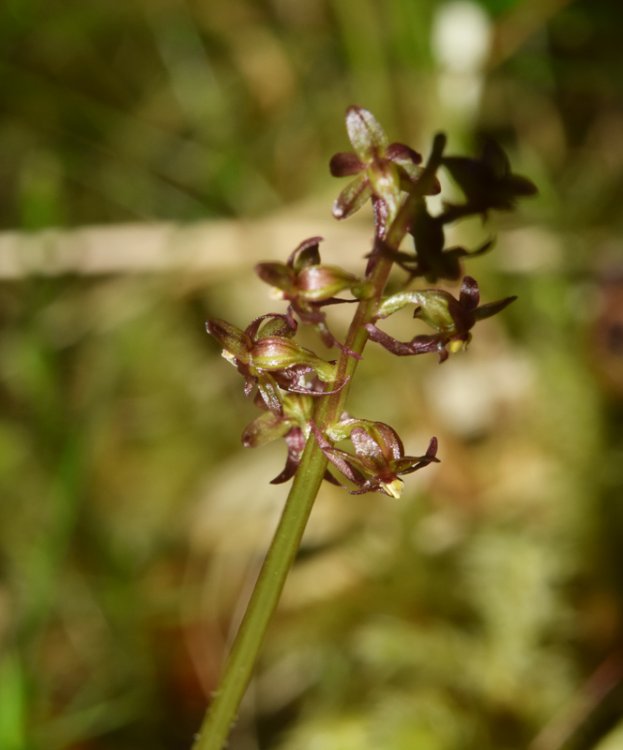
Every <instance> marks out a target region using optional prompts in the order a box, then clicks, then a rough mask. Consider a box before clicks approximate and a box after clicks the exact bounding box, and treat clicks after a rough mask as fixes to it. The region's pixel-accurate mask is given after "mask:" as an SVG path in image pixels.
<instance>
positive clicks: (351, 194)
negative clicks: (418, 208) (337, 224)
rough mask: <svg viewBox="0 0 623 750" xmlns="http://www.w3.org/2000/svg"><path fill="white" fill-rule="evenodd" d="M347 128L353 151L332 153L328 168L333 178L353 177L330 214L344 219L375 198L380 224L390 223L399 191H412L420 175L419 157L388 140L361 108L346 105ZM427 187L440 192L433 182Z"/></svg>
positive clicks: (434, 191)
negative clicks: (380, 217)
mask: <svg viewBox="0 0 623 750" xmlns="http://www.w3.org/2000/svg"><path fill="white" fill-rule="evenodd" d="M346 130H347V131H348V136H349V139H350V142H351V143H352V146H353V148H354V150H355V153H338V154H335V155H334V156H333V158H332V159H331V161H330V163H329V168H330V170H331V174H332V175H333V176H334V177H346V176H352V175H356V177H355V179H354V180H352V181H351V182H350V183H349V184H348V185H347V186H346V187H345V188H344V190H343V191H342V192H341V193H340V195H339V196H338V198H337V200H336V201H335V203H334V204H333V215H334V216H335V218H336V219H345V218H346V217H347V216H350V215H351V214H353V213H355V211H357V210H358V209H359V208H361V206H363V204H364V203H365V202H366V201H367V200H368V198H374V199H375V200H376V201H377V202H378V201H381V202H382V204H383V209H382V210H381V211H380V213H381V216H382V223H383V224H384V225H389V224H390V223H391V222H392V221H393V219H394V218H395V217H396V215H397V213H398V210H399V208H400V203H401V193H402V192H403V191H406V192H409V191H411V190H413V188H414V187H415V185H417V184H418V182H419V180H420V178H421V176H422V174H423V171H424V170H423V169H422V168H421V167H420V166H419V164H420V163H421V161H422V157H421V156H420V154H418V153H417V152H416V151H414V150H413V149H411V148H409V146H406V145H404V144H402V143H389V141H388V138H387V136H386V135H385V132H384V130H383V128H382V127H381V126H380V125H379V123H378V122H377V120H376V119H375V117H374V116H373V115H372V114H371V113H370V112H368V110H367V109H363V108H362V107H356V106H352V107H349V108H348V110H347V111H346ZM428 187H429V188H430V189H429V190H428V191H426V192H427V193H429V194H432V193H436V192H439V185H438V183H436V181H434V184H432V185H431V186H428Z"/></svg>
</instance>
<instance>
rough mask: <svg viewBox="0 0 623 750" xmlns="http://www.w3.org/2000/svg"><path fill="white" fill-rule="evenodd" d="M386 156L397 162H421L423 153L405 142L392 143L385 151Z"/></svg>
mask: <svg viewBox="0 0 623 750" xmlns="http://www.w3.org/2000/svg"><path fill="white" fill-rule="evenodd" d="M385 156H386V157H387V158H388V159H391V160H392V161H395V162H396V163H397V164H406V163H409V164H421V163H422V155H421V154H418V152H417V151H414V150H413V149H412V148H411V147H410V146H407V145H405V144H404V143H390V144H389V146H388V147H387V149H386V151H385Z"/></svg>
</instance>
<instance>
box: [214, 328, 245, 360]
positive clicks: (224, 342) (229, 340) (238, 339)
mask: <svg viewBox="0 0 623 750" xmlns="http://www.w3.org/2000/svg"><path fill="white" fill-rule="evenodd" d="M206 331H207V332H208V333H209V334H210V336H213V337H214V338H215V339H216V340H217V341H218V342H219V344H220V345H221V346H222V347H223V349H224V350H225V351H227V352H229V353H230V354H232V355H233V356H234V357H236V358H241V359H246V355H247V352H248V350H249V347H250V345H251V340H250V339H249V337H248V336H247V335H246V333H245V332H244V331H241V330H240V328H237V327H236V326H234V325H232V324H231V323H228V322H227V321H226V320H220V319H219V318H213V319H211V320H206Z"/></svg>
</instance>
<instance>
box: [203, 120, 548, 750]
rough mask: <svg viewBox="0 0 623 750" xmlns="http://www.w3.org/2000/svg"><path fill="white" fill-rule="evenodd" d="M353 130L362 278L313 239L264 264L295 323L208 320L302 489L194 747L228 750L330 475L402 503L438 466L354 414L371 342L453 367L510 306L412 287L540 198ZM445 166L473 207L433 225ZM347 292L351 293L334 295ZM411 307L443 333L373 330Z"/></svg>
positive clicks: (521, 183)
mask: <svg viewBox="0 0 623 750" xmlns="http://www.w3.org/2000/svg"><path fill="white" fill-rule="evenodd" d="M346 127H347V131H348V134H349V138H350V141H351V144H352V145H353V148H354V153H340V154H336V155H335V156H334V157H333V158H332V159H331V162H330V169H331V172H332V174H333V175H335V176H350V177H351V178H353V177H354V179H352V180H351V182H349V184H348V185H347V187H346V188H345V189H344V190H343V191H342V192H341V193H340V195H339V197H338V198H337V200H336V201H335V203H334V206H333V214H334V216H335V218H337V219H343V218H346V217H347V216H350V215H351V214H352V213H354V212H355V211H356V210H358V209H359V208H360V207H361V206H362V205H363V204H364V203H366V202H367V201H368V200H369V201H371V203H372V208H373V213H374V221H375V229H374V241H373V248H372V251H371V252H370V253H369V254H368V256H367V258H368V261H367V265H366V269H365V272H364V274H363V275H362V277H361V278H359V277H357V276H355V275H353V274H352V273H348V272H347V271H344V270H343V269H340V268H339V267H337V266H334V265H325V264H323V263H322V261H321V259H320V253H319V250H318V245H319V242H320V240H321V238H319V237H312V238H310V239H308V240H304V241H303V242H302V243H300V244H299V246H298V247H297V248H296V249H295V250H294V251H293V253H292V254H291V255H290V258H289V259H288V261H287V262H286V263H283V264H282V263H261V264H259V265H258V266H257V267H256V271H257V273H258V275H259V277H260V278H261V279H262V280H263V281H265V282H266V283H268V284H269V285H270V286H272V287H273V289H274V290H276V294H277V296H278V298H280V299H283V300H284V301H286V302H288V308H287V311H286V313H285V314H283V313H269V314H267V315H264V316H261V317H260V318H258V319H256V320H255V321H253V322H252V323H251V324H250V325H249V326H247V328H246V329H244V330H241V329H239V328H237V327H236V326H233V325H231V324H229V323H227V322H225V321H221V320H210V321H208V323H207V330H208V333H210V334H211V335H212V336H213V337H214V338H215V339H216V340H217V341H218V342H219V343H220V344H221V346H222V347H223V356H224V357H225V359H227V361H229V362H230V363H231V364H232V365H234V366H235V367H236V368H237V369H238V371H239V372H240V374H241V375H242V376H243V378H244V392H245V394H246V395H247V396H250V397H251V396H252V397H253V399H254V402H255V404H256V405H257V406H258V408H259V409H260V410H261V412H262V413H261V414H260V416H259V417H257V418H256V419H255V420H254V421H253V422H252V423H251V424H250V425H248V426H247V428H246V429H245V430H244V432H243V443H244V444H245V445H246V446H249V447H255V446H260V445H263V444H265V443H267V442H269V441H270V440H273V439H278V438H283V439H284V440H285V442H286V446H287V450H288V455H287V461H286V466H285V468H284V469H283V471H282V472H281V473H280V474H279V475H278V476H277V477H275V479H274V480H273V482H274V483H280V482H285V481H288V480H289V479H291V478H293V483H292V487H291V489H290V492H289V494H288V498H287V500H286V503H285V506H284V509H283V512H282V515H281V518H280V520H279V523H278V526H277V529H276V531H275V533H274V536H273V539H272V542H271V544H270V547H269V549H268V552H267V555H266V558H265V560H264V563H263V565H262V569H261V571H260V574H259V577H258V580H257V583H256V585H255V588H254V590H253V593H252V595H251V599H250V601H249V604H248V607H247V610H246V613H245V615H244V618H243V620H242V623H241V625H240V628H239V630H238V633H237V635H236V638H235V641H234V644H233V647H232V649H231V653H230V655H229V658H228V661H227V664H226V667H225V672H224V675H223V678H222V681H221V684H220V686H219V688H218V690H217V691H216V692H215V693H214V695H213V697H212V702H211V705H210V707H209V709H208V712H207V714H206V717H205V719H204V721H203V724H202V727H201V729H200V731H199V733H198V734H197V735H196V738H195V742H194V744H193V750H221V749H222V748H223V747H224V745H225V743H226V741H227V737H228V735H229V732H230V729H231V726H232V724H233V722H234V720H235V717H236V715H237V712H238V707H239V705H240V702H241V701H242V698H243V696H244V693H245V690H246V688H247V685H248V683H249V681H250V679H251V676H252V672H253V668H254V665H255V663H256V661H257V658H258V655H259V653H260V649H261V645H262V642H263V640H264V636H265V634H266V631H267V629H268V626H269V623H270V620H271V617H272V615H273V613H274V611H275V609H276V608H277V604H278V602H279V598H280V596H281V592H282V590H283V586H284V584H285V581H286V578H287V575H288V572H289V570H290V567H291V565H292V563H293V561H294V558H295V556H296V553H297V551H298V548H299V545H300V542H301V539H302V536H303V533H304V530H305V527H306V524H307V520H308V518H309V515H310V513H311V510H312V507H313V504H314V500H315V498H316V495H317V493H318V490H319V488H320V485H321V484H322V482H323V480H327V481H329V482H332V483H333V484H337V485H340V486H342V487H344V488H345V489H347V490H348V491H350V492H351V493H352V494H361V493H364V492H380V493H383V494H386V495H389V496H391V497H394V498H399V497H400V493H401V490H402V486H403V481H402V479H401V476H404V475H407V474H410V473H412V472H414V471H417V470H419V469H421V468H424V467H425V466H427V465H428V464H430V463H433V462H436V461H438V459H437V440H436V438H432V439H431V441H430V443H429V446H428V448H427V449H426V451H425V453H424V454H423V455H420V456H408V455H405V451H404V447H403V444H402V441H401V439H400V437H399V435H398V433H397V432H396V431H395V430H394V429H393V428H392V427H390V426H389V425H386V424H384V423H382V422H372V421H370V420H366V419H358V418H355V417H352V416H351V415H349V414H348V412H347V410H346V404H347V398H348V392H349V388H350V384H351V383H352V380H353V377H354V375H355V372H356V369H357V366H358V363H359V361H360V360H361V358H362V356H363V352H364V348H365V346H366V343H367V342H368V340H372V341H373V342H376V343H379V344H381V345H382V346H383V347H384V348H385V349H387V350H388V351H389V352H391V353H394V354H398V355H400V356H404V355H418V354H423V353H428V352H436V353H437V354H438V355H439V361H440V362H443V361H444V360H445V359H447V357H448V356H449V354H451V353H455V352H456V351H458V350H460V349H462V348H465V346H467V344H468V343H469V341H470V339H471V336H472V333H471V329H472V328H473V327H474V325H475V324H476V323H477V321H479V320H481V319H482V318H486V317H490V316H491V315H494V314H496V313H498V312H500V311H501V310H502V309H503V308H504V307H506V306H507V305H508V304H510V302H512V301H513V300H514V298H507V299H504V300H500V301H498V302H493V303H488V304H484V305H480V304H479V303H480V292H479V288H478V284H477V282H476V281H475V280H474V279H473V278H471V277H469V276H466V277H464V278H463V282H462V286H461V289H460V293H459V296H458V298H457V297H455V296H453V295H452V294H451V293H450V292H448V291H446V290H444V289H424V290H411V289H408V288H406V287H407V286H408V285H410V284H411V283H412V282H413V280H414V279H416V278H418V277H422V278H426V279H427V280H428V281H437V280H439V279H447V280H449V281H455V280H456V279H457V278H458V277H459V276H460V260H461V259H463V258H466V257H469V256H470V255H472V256H473V255H474V254H479V253H481V252H484V251H485V250H487V249H489V247H490V245H491V243H490V242H487V243H485V245H483V246H482V247H481V248H480V249H479V250H477V251H476V253H474V252H472V253H468V252H467V251H464V250H463V249H462V248H451V249H449V250H448V249H445V248H444V235H443V226H444V225H445V224H446V223H449V222H450V221H454V220H455V218H456V217H460V218H462V217H464V216H469V215H474V214H482V215H483V216H486V214H487V211H488V210H489V209H498V210H508V209H510V208H512V207H513V205H514V201H515V199H516V198H517V197H521V196H524V195H529V194H532V193H533V192H534V186H533V185H532V183H530V181H529V180H527V179H525V178H522V177H519V176H517V175H513V174H512V173H511V172H510V167H509V165H508V160H507V159H506V157H505V155H504V153H503V152H502V151H501V149H499V147H491V148H489V149H486V150H485V151H483V155H482V157H481V158H480V160H478V159H463V158H459V157H449V158H448V159H446V158H445V157H444V155H443V152H444V149H445V145H446V141H445V137H444V136H442V135H438V136H436V138H435V140H434V142H433V148H432V150H431V154H430V156H429V158H428V161H427V163H426V164H425V166H421V157H420V155H419V154H418V153H417V152H415V151H414V150H413V149H411V148H409V147H408V146H406V145H404V144H399V143H389V141H388V139H387V137H386V136H385V133H384V131H383V130H382V128H381V126H380V125H379V124H378V122H377V121H376V119H375V118H374V116H373V115H372V114H371V113H370V112H368V111H367V110H365V109H363V108H361V107H350V108H349V109H348V110H347V114H346ZM444 166H445V167H446V168H447V169H448V171H449V172H450V174H451V175H453V176H454V177H455V179H456V181H457V183H458V184H459V187H461V188H462V189H463V191H464V194H465V196H466V201H465V203H464V204H459V205H452V206H446V208H445V209H444V211H443V212H442V213H441V214H439V215H437V216H432V215H431V214H430V213H429V212H428V208H427V205H426V196H428V195H432V194H435V193H437V192H439V190H440V187H439V181H438V179H437V171H438V170H439V169H440V168H442V167H444ZM502 189H503V190H502ZM500 191H502V192H503V199H500ZM407 236H410V237H412V238H413V241H414V248H413V252H411V253H409V252H405V251H404V250H403V249H401V246H402V244H403V241H404V240H405V238H406V237H407ZM394 266H396V267H398V268H400V269H402V270H403V271H406V273H407V276H408V278H407V280H406V282H405V285H404V286H405V288H404V289H402V290H401V291H399V292H397V293H394V294H393V295H389V296H385V289H386V286H387V283H388V281H389V279H390V274H391V273H392V269H393V268H394ZM343 293H348V294H350V295H352V298H348V299H343V298H342V297H336V296H335V295H336V294H343ZM346 302H353V303H355V304H356V308H355V312H354V315H353V318H352V321H351V324H350V326H349V329H348V333H347V336H346V339H345V340H344V342H343V343H342V342H340V341H339V340H338V339H337V338H336V337H335V336H334V334H333V333H332V332H331V330H330V329H329V326H328V323H327V320H326V315H325V311H324V308H325V307H326V306H328V305H335V304H341V303H346ZM408 304H412V305H413V306H414V308H415V309H414V317H417V318H419V319H420V320H421V321H423V322H424V323H426V324H427V325H429V326H430V327H432V328H433V331H434V332H433V333H432V334H423V335H418V336H415V337H414V338H413V339H412V340H411V341H409V342H400V341H397V340H395V339H394V338H393V337H391V336H390V335H389V334H387V333H385V332H384V331H382V330H381V329H380V328H378V327H377V325H376V324H377V322H378V321H379V320H383V319H385V318H387V317H389V316H390V315H391V314H393V313H394V312H396V311H397V310H399V309H401V308H402V307H404V306H405V305H408ZM299 323H300V324H301V325H306V326H310V327H312V328H313V329H314V330H315V331H316V332H317V333H318V335H319V336H320V338H321V339H322V341H323V342H324V343H325V345H327V346H330V347H335V348H336V349H337V350H338V356H337V359H336V360H335V361H332V362H327V361H325V360H323V359H322V358H320V357H318V356H317V355H316V354H314V352H312V351H309V350H308V349H305V348H303V347H301V346H299V345H298V344H297V343H296V342H295V341H294V337H295V334H296V332H297V328H298V325H299ZM343 441H349V442H350V445H351V447H352V450H345V449H343V448H337V447H335V444H336V443H338V442H343Z"/></svg>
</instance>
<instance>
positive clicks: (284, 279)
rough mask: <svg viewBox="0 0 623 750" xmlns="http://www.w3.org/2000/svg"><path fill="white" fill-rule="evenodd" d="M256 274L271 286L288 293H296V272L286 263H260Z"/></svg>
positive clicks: (256, 267)
mask: <svg viewBox="0 0 623 750" xmlns="http://www.w3.org/2000/svg"><path fill="white" fill-rule="evenodd" d="M255 273H256V274H257V275H258V276H259V277H260V279H262V281H263V282H265V283H266V284H268V285H269V286H274V287H276V288H277V289H281V290H282V291H283V292H286V293H293V291H294V272H293V271H292V269H291V268H288V266H286V265H285V263H258V264H257V265H256V266H255Z"/></svg>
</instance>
